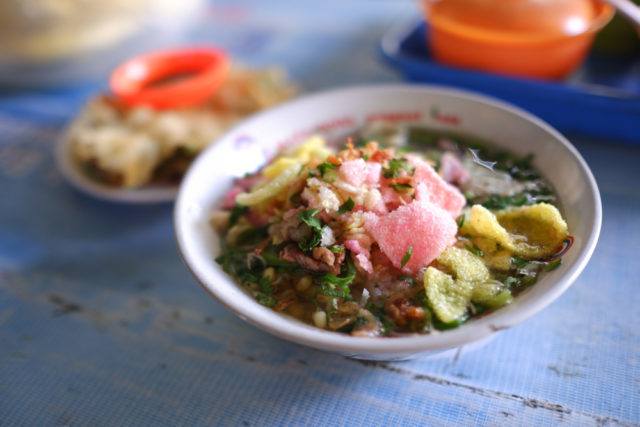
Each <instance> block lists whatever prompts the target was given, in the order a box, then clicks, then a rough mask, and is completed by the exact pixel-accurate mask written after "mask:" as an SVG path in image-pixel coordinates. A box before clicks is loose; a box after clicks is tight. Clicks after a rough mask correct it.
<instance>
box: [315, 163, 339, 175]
mask: <svg viewBox="0 0 640 427" xmlns="http://www.w3.org/2000/svg"><path fill="white" fill-rule="evenodd" d="M335 168H336V165H334V164H333V163H329V162H324V163H320V164H319V165H318V172H320V176H321V177H324V175H325V174H326V173H327V172H328V171H332V170H335Z"/></svg>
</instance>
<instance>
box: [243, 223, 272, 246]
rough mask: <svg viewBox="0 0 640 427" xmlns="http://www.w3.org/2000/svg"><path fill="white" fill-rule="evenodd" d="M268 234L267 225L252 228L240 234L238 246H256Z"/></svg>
mask: <svg viewBox="0 0 640 427" xmlns="http://www.w3.org/2000/svg"><path fill="white" fill-rule="evenodd" d="M267 236H268V232H267V227H258V228H250V229H248V230H245V231H243V232H242V233H240V234H239V235H238V237H237V238H236V246H255V245H257V244H258V243H260V241H262V240H264V239H266V238H267Z"/></svg>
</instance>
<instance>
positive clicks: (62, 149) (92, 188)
mask: <svg viewBox="0 0 640 427" xmlns="http://www.w3.org/2000/svg"><path fill="white" fill-rule="evenodd" d="M55 158H56V163H57V165H58V169H59V170H60V172H61V173H62V176H64V178H65V179H66V180H67V182H68V183H69V184H71V185H72V186H73V187H75V188H76V189H78V190H79V191H82V192H83V193H86V194H89V195H90V196H93V197H96V198H98V199H102V200H108V201H110V202H120V203H133V204H151V203H166V202H171V201H173V200H174V199H175V198H176V194H177V193H178V186H177V185H170V186H160V185H156V186H152V185H150V186H145V187H141V188H136V189H128V188H118V187H112V186H108V185H105V184H101V183H100V182H97V181H95V180H93V179H91V178H90V177H89V176H87V174H86V173H84V171H83V170H82V168H81V166H80V164H79V163H78V162H76V161H75V160H74V159H73V155H72V152H71V141H70V139H69V137H68V134H67V132H65V133H64V134H63V135H62V137H61V138H60V139H59V140H58V143H57V144H56V150H55Z"/></svg>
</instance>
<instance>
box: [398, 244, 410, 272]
mask: <svg viewBox="0 0 640 427" xmlns="http://www.w3.org/2000/svg"><path fill="white" fill-rule="evenodd" d="M411 255H413V246H411V245H409V247H408V248H407V251H406V252H405V253H404V255H403V256H402V260H400V268H404V266H405V265H407V263H408V262H409V260H410V259H411Z"/></svg>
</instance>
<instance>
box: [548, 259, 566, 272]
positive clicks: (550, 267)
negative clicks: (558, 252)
mask: <svg viewBox="0 0 640 427" xmlns="http://www.w3.org/2000/svg"><path fill="white" fill-rule="evenodd" d="M560 264H562V260H561V259H560V258H558V259H556V260H553V261H550V262H548V263H547V264H546V265H545V266H544V271H553V270H555V269H556V268H558V267H560Z"/></svg>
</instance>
